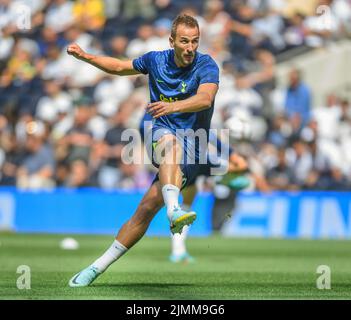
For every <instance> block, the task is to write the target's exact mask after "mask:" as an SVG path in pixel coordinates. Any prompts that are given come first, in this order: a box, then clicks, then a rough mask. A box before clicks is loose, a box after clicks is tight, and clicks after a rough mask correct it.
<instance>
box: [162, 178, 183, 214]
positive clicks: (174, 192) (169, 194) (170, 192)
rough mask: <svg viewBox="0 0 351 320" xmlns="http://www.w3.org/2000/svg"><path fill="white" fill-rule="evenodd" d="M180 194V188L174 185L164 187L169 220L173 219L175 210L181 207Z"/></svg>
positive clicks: (164, 198)
mask: <svg viewBox="0 0 351 320" xmlns="http://www.w3.org/2000/svg"><path fill="white" fill-rule="evenodd" d="M179 192H180V190H179V188H178V187H176V186H175V185H173V184H165V185H164V186H163V187H162V195H163V200H164V202H165V205H166V207H167V216H168V219H169V220H171V218H172V211H173V209H175V208H178V207H179V202H178V199H179Z"/></svg>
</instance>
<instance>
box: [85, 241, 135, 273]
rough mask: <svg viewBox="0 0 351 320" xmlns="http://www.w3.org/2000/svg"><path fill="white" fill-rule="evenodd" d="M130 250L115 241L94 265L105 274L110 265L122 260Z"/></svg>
mask: <svg viewBox="0 0 351 320" xmlns="http://www.w3.org/2000/svg"><path fill="white" fill-rule="evenodd" d="M127 250H128V248H126V247H125V246H124V245H123V244H122V243H120V242H119V241H118V240H115V241H113V243H112V245H111V246H110V247H109V248H108V249H107V250H106V251H105V253H104V254H103V255H102V256H101V257H100V258H98V259H97V260H96V261H95V262H94V263H93V264H92V265H93V266H94V267H96V268H98V269H99V271H100V272H104V271H105V270H106V269H107V268H108V267H109V265H110V264H112V263H113V262H115V261H116V260H117V259H118V258H120V257H121V256H122V255H123V254H124V253H125V252H126V251H127Z"/></svg>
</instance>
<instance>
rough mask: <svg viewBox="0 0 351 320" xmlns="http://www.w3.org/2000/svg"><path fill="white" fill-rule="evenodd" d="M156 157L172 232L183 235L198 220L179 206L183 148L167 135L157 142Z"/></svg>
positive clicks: (171, 136)
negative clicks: (185, 229) (185, 227)
mask: <svg viewBox="0 0 351 320" xmlns="http://www.w3.org/2000/svg"><path fill="white" fill-rule="evenodd" d="M155 156H156V161H157V162H158V163H159V179H160V183H161V186H162V195H163V199H164V203H165V205H166V207H167V216H168V219H169V221H170V224H171V232H172V233H173V234H175V233H181V232H182V230H183V227H184V226H186V225H190V224H192V223H193V222H194V220H195V219H196V213H195V212H193V211H190V212H187V211H184V210H183V209H182V208H181V207H180V206H179V193H180V189H181V187H182V180H183V172H182V170H181V167H180V163H181V161H182V158H183V150H182V147H181V145H180V143H179V142H178V141H177V139H176V137H175V136H174V135H172V134H166V135H164V136H163V137H162V138H161V139H160V140H159V141H158V142H157V145H156V147H155Z"/></svg>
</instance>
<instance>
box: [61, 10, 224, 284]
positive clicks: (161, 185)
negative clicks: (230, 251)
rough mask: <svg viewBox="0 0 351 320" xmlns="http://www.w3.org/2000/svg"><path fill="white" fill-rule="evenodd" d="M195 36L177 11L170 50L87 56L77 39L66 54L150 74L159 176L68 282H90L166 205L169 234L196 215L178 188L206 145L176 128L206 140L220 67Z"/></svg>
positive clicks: (192, 24)
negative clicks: (182, 137)
mask: <svg viewBox="0 0 351 320" xmlns="http://www.w3.org/2000/svg"><path fill="white" fill-rule="evenodd" d="M199 37H200V32H199V25H198V23H197V21H196V19H194V18H193V17H191V16H188V15H180V16H178V17H177V18H176V19H175V20H174V21H173V24H172V30H171V36H170V45H171V49H169V50H165V51H151V52H148V53H146V54H144V55H143V56H141V57H139V58H137V59H134V60H126V61H123V60H119V59H116V58H112V57H103V56H96V55H91V54H88V53H86V52H85V51H84V50H82V49H81V48H80V47H79V46H78V45H77V44H71V45H69V46H68V48H67V53H68V54H70V55H72V56H74V57H75V58H77V59H80V60H82V61H85V62H87V63H90V64H92V65H93V66H96V67H97V68H100V69H101V70H103V71H106V72H108V73H110V74H116V75H120V76H123V75H136V74H148V75H149V89H150V100H151V103H150V104H149V105H148V107H147V110H146V111H147V112H148V113H150V114H151V115H152V117H153V128H152V142H153V143H152V144H153V147H154V149H153V152H154V154H155V156H156V157H152V159H153V160H154V161H153V162H154V164H155V165H156V166H158V167H159V171H158V175H157V177H156V178H155V180H154V181H153V183H152V185H151V186H150V188H149V190H148V191H147V192H146V194H145V195H144V197H143V199H142V200H141V202H140V203H139V205H138V207H137V209H136V212H135V213H134V215H133V216H132V217H131V219H130V220H128V221H127V222H126V223H125V224H124V225H123V226H122V228H121V229H120V230H119V232H118V234H117V236H116V238H115V240H114V241H113V243H112V245H111V246H110V247H109V248H108V249H107V251H106V252H105V253H104V254H103V255H102V256H101V257H99V258H98V259H97V260H96V261H94V262H93V263H92V264H91V265H90V266H88V267H87V268H85V269H84V270H82V271H81V272H79V273H78V274H76V275H75V276H73V277H72V279H71V280H70V281H69V285H70V286H71V287H82V286H88V285H89V284H91V283H92V282H93V281H94V280H95V279H96V278H97V277H98V276H99V275H100V274H101V273H103V272H104V271H105V270H106V269H107V268H108V267H109V266H110V265H111V264H112V263H113V262H114V261H116V260H117V259H119V258H120V257H121V256H122V255H123V254H125V253H126V251H127V250H129V249H130V248H131V247H132V246H133V245H134V244H136V243H137V242H138V241H139V240H140V239H141V238H142V237H143V235H144V234H145V232H146V230H147V228H148V226H149V224H150V222H151V220H152V219H153V217H154V216H155V214H156V213H157V212H158V211H159V209H160V208H161V207H162V206H163V205H164V204H165V205H166V208H167V216H168V218H169V221H170V228H171V232H172V233H173V234H175V233H181V231H182V229H183V227H184V226H185V225H190V224H192V223H193V221H194V220H195V219H196V213H195V212H192V211H191V212H186V211H183V210H182V209H181V208H180V206H179V202H178V201H179V192H180V189H182V188H184V187H185V186H186V184H187V183H188V182H190V181H191V180H193V179H194V178H195V177H196V176H197V175H198V172H199V170H200V169H199V168H200V167H199V166H198V162H199V159H200V157H201V155H202V154H204V153H206V149H207V146H203V145H201V143H198V142H196V141H197V140H196V139H195V138H193V139H192V138H189V139H186V141H185V142H184V141H182V142H180V141H179V139H178V132H179V131H181V130H184V129H189V130H193V131H194V132H198V131H201V133H202V134H203V133H205V135H206V139H207V140H208V132H209V127H210V122H211V118H212V114H213V104H214V99H215V96H216V93H217V90H218V82H219V70H218V67H217V65H216V63H215V62H214V60H213V59H212V58H211V57H210V56H209V55H206V54H201V53H199V52H197V48H198V45H199ZM183 142H184V143H183ZM182 144H183V145H182ZM206 144H207V141H206ZM194 147H195V148H194ZM155 158H156V160H155ZM189 158H190V160H191V161H188V159H189Z"/></svg>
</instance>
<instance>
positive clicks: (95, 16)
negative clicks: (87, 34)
mask: <svg viewBox="0 0 351 320" xmlns="http://www.w3.org/2000/svg"><path fill="white" fill-rule="evenodd" d="M73 16H74V19H75V21H76V24H77V25H78V26H81V27H83V28H86V30H88V31H93V32H96V31H99V30H100V29H101V28H102V27H103V26H104V24H105V11H104V2H103V1H102V0H76V1H75V2H74V5H73Z"/></svg>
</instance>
